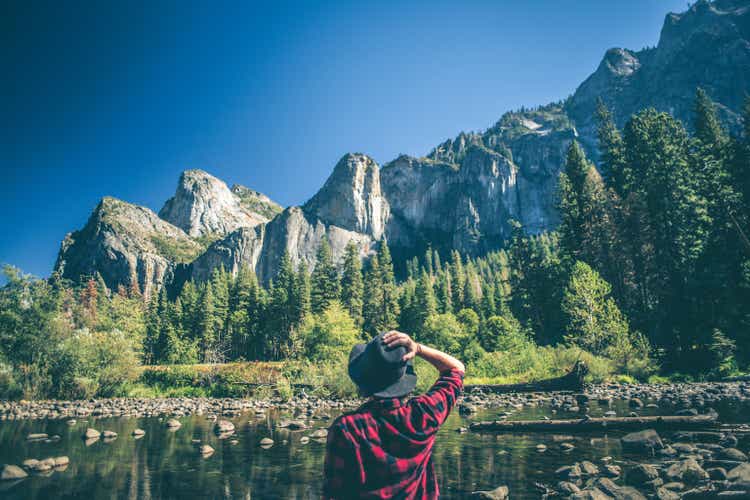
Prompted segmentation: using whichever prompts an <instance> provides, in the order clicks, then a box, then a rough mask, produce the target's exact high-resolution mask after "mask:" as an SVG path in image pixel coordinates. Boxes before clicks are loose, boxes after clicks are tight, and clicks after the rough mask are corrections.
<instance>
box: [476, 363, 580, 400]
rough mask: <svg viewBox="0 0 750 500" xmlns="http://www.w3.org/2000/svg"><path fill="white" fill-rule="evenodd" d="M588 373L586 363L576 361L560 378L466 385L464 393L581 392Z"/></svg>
mask: <svg viewBox="0 0 750 500" xmlns="http://www.w3.org/2000/svg"><path fill="white" fill-rule="evenodd" d="M588 372H589V369H588V367H587V366H586V363H584V362H583V361H576V364H575V365H573V368H571V370H570V371H569V372H568V373H566V374H565V375H563V376H562V377H555V378H549V379H545V380H538V381H536V382H526V383H521V384H483V385H467V386H466V387H465V391H466V392H472V391H473V390H481V391H486V392H492V393H495V394H505V393H509V392H550V391H581V390H583V378H584V377H585V376H586V375H587V374H588Z"/></svg>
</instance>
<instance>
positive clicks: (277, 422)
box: [0, 382, 750, 500]
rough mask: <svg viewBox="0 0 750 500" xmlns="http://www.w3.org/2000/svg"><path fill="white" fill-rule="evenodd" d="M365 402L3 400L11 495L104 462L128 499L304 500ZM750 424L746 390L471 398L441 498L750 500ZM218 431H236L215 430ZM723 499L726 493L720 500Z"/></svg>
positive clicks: (443, 455)
mask: <svg viewBox="0 0 750 500" xmlns="http://www.w3.org/2000/svg"><path fill="white" fill-rule="evenodd" d="M360 403H361V400H359V399H357V398H338V397H322V396H318V395H315V394H310V393H309V391H307V390H305V389H301V390H298V391H296V393H295V394H294V396H293V397H291V398H285V397H281V396H279V395H276V396H271V397H268V396H263V397H257V398H205V397H192V398H188V397H181V398H112V399H90V400H84V401H18V402H8V401H5V402H0V420H2V422H0V450H4V451H0V456H2V460H3V462H4V463H8V464H17V465H18V467H19V468H21V469H27V470H26V472H27V473H28V474H29V477H28V478H27V479H25V480H23V481H22V482H20V483H19V484H18V485H16V486H13V487H12V489H11V490H10V491H12V492H14V493H15V496H12V495H11V497H13V498H33V495H34V493H33V492H34V491H46V490H44V489H45V488H52V487H53V484H56V485H60V486H61V487H62V488H64V489H66V491H69V492H70V493H71V494H78V493H80V492H81V491H84V490H85V491H89V490H92V489H97V488H104V486H102V485H101V484H100V482H101V479H100V478H101V474H100V472H101V471H100V470H99V467H101V466H103V464H106V467H107V470H108V471H109V474H110V475H112V477H115V478H120V479H119V480H118V481H115V480H114V479H113V482H112V483H111V484H108V488H109V489H107V490H106V491H109V492H110V493H111V491H121V490H118V488H122V487H123V486H122V485H123V484H127V481H126V482H123V481H124V480H123V478H127V477H130V476H129V475H130V474H131V473H132V472H131V471H132V470H133V468H135V469H137V470H139V471H140V476H139V478H140V479H138V480H137V481H142V482H139V483H138V484H139V485H140V486H139V487H140V488H146V489H147V488H154V487H158V486H156V485H154V483H153V481H154V478H163V480H167V478H169V477H172V475H173V474H178V475H179V477H180V481H182V482H184V483H185V484H186V485H188V484H189V485H191V487H192V488H193V489H195V490H196V491H202V492H204V493H206V495H208V496H210V495H211V494H213V493H209V490H207V489H206V488H209V485H211V486H210V487H212V488H213V487H214V486H215V487H216V488H219V487H220V486H223V485H224V484H225V483H222V482H221V481H219V482H217V483H216V484H215V485H214V483H213V481H214V478H223V480H227V481H229V482H230V484H231V489H232V491H233V492H234V493H237V494H238V495H239V494H243V493H248V492H252V493H253V494H259V493H258V492H263V493H264V494H266V495H268V496H269V497H295V498H307V496H305V495H306V493H302V492H305V491H307V492H309V485H310V484H319V483H320V479H321V478H320V474H321V470H322V459H323V455H324V450H325V446H324V445H325V439H324V438H321V437H320V436H323V435H324V433H325V429H326V428H327V427H328V426H329V425H330V422H331V420H332V419H334V418H336V417H337V416H338V415H339V414H340V413H341V412H344V411H347V410H348V409H350V408H354V407H356V406H357V405H359V404H360ZM714 412H718V414H719V422H720V424H716V425H710V426H707V428H706V429H699V430H695V429H693V430H690V431H680V430H676V429H674V430H673V429H669V428H664V427H661V428H658V432H654V431H651V430H649V429H643V430H642V431H641V430H637V431H633V432H631V431H626V432H630V434H627V433H626V432H625V431H623V432H621V431H618V430H616V429H609V430H607V431H604V430H603V429H602V430H596V431H591V430H588V431H585V432H579V431H577V430H571V431H567V430H566V431H556V432H554V433H549V432H525V431H514V432H506V433H499V432H491V431H486V430H482V429H480V428H477V426H476V424H477V423H479V422H484V421H493V420H501V421H516V420H521V421H523V420H543V419H553V420H558V419H568V420H571V419H581V420H583V419H586V418H588V417H587V415H588V416H590V417H592V418H601V417H605V416H616V417H621V418H629V417H630V416H632V415H639V416H643V417H648V416H655V415H675V414H681V415H692V414H698V415H710V414H713V413H714ZM749 414H750V382H731V383H674V384H615V383H611V384H592V385H588V386H586V388H585V390H584V391H582V392H581V393H562V392H550V393H525V394H492V393H489V392H488V390H487V388H483V387H475V388H472V389H471V390H468V391H467V392H466V394H464V395H463V396H462V398H461V399H460V400H459V402H458V405H457V408H456V410H455V411H454V412H453V414H452V415H451V417H450V418H449V421H448V422H446V425H445V426H444V428H443V430H442V431H441V436H440V438H439V446H437V447H436V450H435V466H436V472H437V473H438V476H439V477H440V478H441V489H443V491H444V494H445V496H446V497H447V498H464V497H469V496H470V495H471V493H472V492H476V491H485V490H486V491H492V490H495V489H497V488H498V487H499V486H508V488H509V490H510V497H511V498H516V499H517V498H522V499H523V498H540V497H542V496H543V495H544V494H550V495H551V494H556V495H557V496H559V497H561V498H568V497H570V498H586V499H591V498H597V499H601V500H605V499H609V498H631V499H641V498H659V499H676V498H725V497H727V496H731V497H732V498H746V497H747V496H745V497H742V496H741V495H747V493H741V492H746V491H748V490H750V482H746V479H747V475H746V473H747V469H750V466H748V465H747V464H748V462H747V454H748V452H750V439H748V438H749V437H750V426H748V425H747V424H748V422H749V420H750V419H748V415H749ZM634 420H635V419H634ZM224 422H226V423H224ZM178 424H179V425H178ZM230 424H231V425H230ZM472 424H475V425H472ZM224 428H231V429H232V430H231V431H230V432H229V433H225V432H219V431H217V429H219V430H221V429H224ZM91 429H93V430H96V431H98V432H101V436H102V437H101V439H83V436H85V435H86V434H87V433H88V432H90V430H91ZM141 432H142V433H144V434H141ZM107 436H109V437H107ZM118 436H119V437H118ZM264 443H265V444H264ZM204 450H213V451H210V452H208V453H205V454H204V453H203V451H204ZM47 457H53V458H57V457H69V458H70V465H69V466H67V468H65V467H57V466H55V467H54V468H53V469H52V470H51V471H47V472H43V473H42V472H38V471H36V469H34V468H33V467H31V465H29V464H33V460H39V461H40V462H44V460H45V459H46V458H47ZM154 457H161V458H160V459H159V460H155V458H154ZM24 463H26V465H29V467H31V468H29V467H26V465H24ZM96 464H99V465H96ZM196 471H199V472H196ZM279 471H286V472H284V481H282V482H275V479H274V478H276V477H278V474H280V472H279ZM45 474H52V475H45ZM196 474H199V475H198V476H197V477H196V476H195V475H196ZM146 478H148V481H146ZM4 483H10V482H2V481H0V488H2V487H3V484H4ZM219 483H222V484H221V485H220V484H219ZM157 484H158V483H157ZM169 484H170V487H171V488H173V487H175V486H174V483H172V482H170V483H169ZM250 484H251V485H252V486H248V485H250ZM745 487H747V488H748V489H747V490H746V489H742V488H745ZM186 488H187V486H186ZM246 490H247V491H246ZM101 491H104V490H103V489H102V490H101ZM180 491H182V490H180ZM211 491H213V490H211ZM217 491H218V490H217ZM501 491H504V490H501ZM720 492H732V493H722V495H721V496H718V494H719V493H720ZM183 493H185V494H186V495H187V494H189V492H188V490H185V491H184V492H183ZM217 494H218V493H217ZM285 494H286V495H287V496H285ZM157 496H158V495H157ZM485 498H496V497H485Z"/></svg>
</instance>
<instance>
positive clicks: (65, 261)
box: [55, 197, 203, 297]
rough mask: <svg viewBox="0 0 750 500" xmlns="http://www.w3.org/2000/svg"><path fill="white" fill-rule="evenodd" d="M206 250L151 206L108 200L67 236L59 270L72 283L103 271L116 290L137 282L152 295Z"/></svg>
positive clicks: (144, 291)
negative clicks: (179, 266)
mask: <svg viewBox="0 0 750 500" xmlns="http://www.w3.org/2000/svg"><path fill="white" fill-rule="evenodd" d="M202 251H203V247H201V245H200V244H198V243H197V242H195V241H194V240H193V239H192V238H190V237H189V236H188V235H187V234H186V233H185V232H184V231H183V230H182V229H180V228H178V227H175V226H173V225H172V224H170V223H168V222H166V221H164V220H162V219H160V218H159V217H158V216H157V215H156V214H155V213H154V212H152V211H151V210H149V209H148V208H146V207H140V206H138V205H133V204H130V203H126V202H124V201H120V200H117V199H115V198H110V197H105V198H103V199H102V201H101V202H100V203H99V204H98V205H97V206H96V208H95V209H94V212H93V213H92V214H91V216H90V217H89V220H88V222H87V223H86V225H85V226H84V227H83V229H81V230H79V231H75V232H73V233H69V234H68V235H67V236H66V237H65V239H64V240H63V242H62V245H61V248H60V253H59V255H58V258H57V263H56V264H55V269H56V270H57V271H58V272H60V273H61V274H62V276H63V277H65V278H68V279H72V280H74V281H77V280H79V279H81V277H82V276H83V277H91V276H94V275H95V274H96V273H99V274H100V275H101V276H102V278H103V279H104V282H105V283H106V284H107V286H108V287H109V288H111V289H113V290H116V289H117V287H118V286H120V285H123V286H126V287H128V286H130V285H131V284H132V283H133V282H134V281H137V282H138V285H139V289H140V290H141V291H142V292H143V293H144V295H145V296H147V297H148V296H150V295H151V294H152V293H153V292H155V291H156V290H158V289H159V288H160V287H161V286H163V285H164V284H168V283H171V282H172V280H173V279H174V275H175V269H176V267H177V266H178V265H179V264H180V263H187V262H191V261H192V260H193V259H195V258H196V257H197V256H198V255H199V254H200V253H201V252H202Z"/></svg>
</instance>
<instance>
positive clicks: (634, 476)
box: [625, 464, 659, 486]
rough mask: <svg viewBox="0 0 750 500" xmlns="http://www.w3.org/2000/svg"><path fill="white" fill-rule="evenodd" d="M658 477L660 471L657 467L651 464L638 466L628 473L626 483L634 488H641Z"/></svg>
mask: <svg viewBox="0 0 750 500" xmlns="http://www.w3.org/2000/svg"><path fill="white" fill-rule="evenodd" d="M657 477H659V470H658V469H657V468H656V467H654V466H653V465H649V464H638V465H636V466H635V467H633V468H632V469H630V470H629V471H628V473H627V476H625V481H626V482H627V483H628V484H632V485H634V486H641V485H643V484H645V483H647V482H648V481H653V480H654V479H656V478H657Z"/></svg>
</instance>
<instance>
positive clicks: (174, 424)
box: [167, 418, 182, 430]
mask: <svg viewBox="0 0 750 500" xmlns="http://www.w3.org/2000/svg"><path fill="white" fill-rule="evenodd" d="M180 427H182V424H181V423H180V421H179V420H177V419H176V418H170V419H169V420H167V428H168V429H171V430H177V429H179V428H180Z"/></svg>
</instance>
